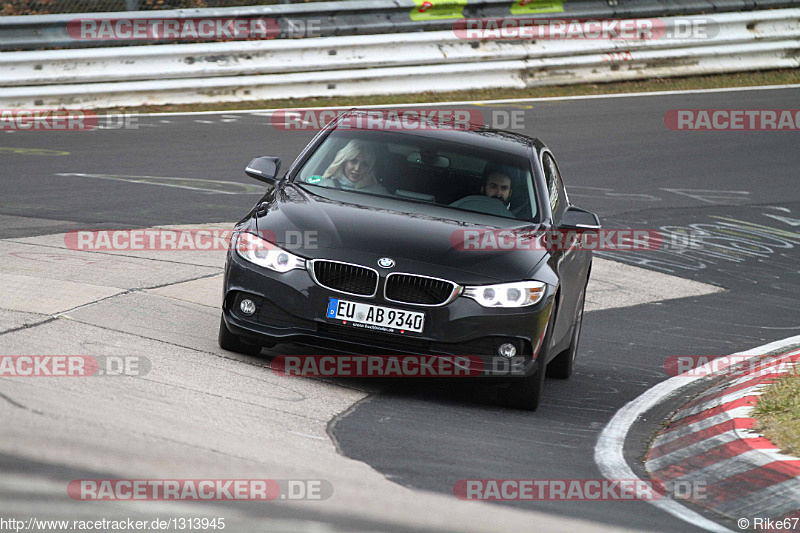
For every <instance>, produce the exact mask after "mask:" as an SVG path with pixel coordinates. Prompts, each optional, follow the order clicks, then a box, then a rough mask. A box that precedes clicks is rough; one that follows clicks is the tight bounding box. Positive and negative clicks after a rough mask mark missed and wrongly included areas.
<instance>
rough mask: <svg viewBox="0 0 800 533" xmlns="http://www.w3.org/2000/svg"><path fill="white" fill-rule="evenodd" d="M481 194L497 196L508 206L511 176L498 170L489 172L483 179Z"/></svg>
mask: <svg viewBox="0 0 800 533" xmlns="http://www.w3.org/2000/svg"><path fill="white" fill-rule="evenodd" d="M481 194H483V195H485V196H489V197H491V198H497V199H498V200H500V201H501V202H503V205H505V206H506V207H508V206H509V201H510V198H511V178H509V177H508V176H507V175H505V174H503V173H502V172H500V171H494V172H490V173H489V174H488V175H487V176H486V179H485V180H484V181H483V186H481Z"/></svg>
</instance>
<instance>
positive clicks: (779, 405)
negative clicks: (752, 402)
mask: <svg viewBox="0 0 800 533" xmlns="http://www.w3.org/2000/svg"><path fill="white" fill-rule="evenodd" d="M798 372H800V369H798V368H797V367H795V372H792V373H790V374H788V375H786V376H783V377H782V378H781V379H779V380H778V381H776V382H775V383H773V384H772V385H770V386H769V387H768V388H767V390H766V391H765V393H764V394H763V395H762V396H761V397H760V398H759V400H758V403H757V404H756V407H755V409H754V411H753V414H754V415H755V417H756V420H758V424H757V426H756V430H757V431H759V432H761V433H763V434H764V435H765V436H766V437H767V438H768V439H769V440H771V441H772V442H774V443H775V444H776V445H777V446H778V447H779V448H780V449H781V450H782V451H784V452H786V453H789V454H792V455H800V375H798Z"/></svg>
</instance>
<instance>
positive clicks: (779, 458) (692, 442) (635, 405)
mask: <svg viewBox="0 0 800 533" xmlns="http://www.w3.org/2000/svg"><path fill="white" fill-rule="evenodd" d="M798 345H800V336H796V337H791V338H788V339H784V340H781V341H777V342H773V343H770V344H767V345H764V346H760V347H758V348H754V349H752V350H748V351H746V352H740V353H738V354H734V355H736V356H746V358H748V359H752V358H757V357H760V356H763V355H767V354H776V353H777V354H780V355H773V356H771V357H770V358H769V360H768V362H767V361H766V360H765V362H764V363H763V364H762V363H755V362H753V363H752V364H751V368H750V369H749V370H748V371H747V374H746V375H745V374H738V375H732V376H731V378H730V379H726V380H724V382H723V383H721V384H718V385H716V386H714V387H712V388H711V389H709V390H707V391H705V392H704V393H703V394H702V395H701V396H699V397H697V398H695V399H694V400H693V401H692V402H691V403H689V404H688V405H686V406H684V407H683V408H682V409H681V410H680V411H679V412H678V413H677V414H676V415H675V417H674V418H673V421H672V423H671V425H670V427H669V428H668V429H666V430H665V431H663V432H662V433H661V434H660V435H659V436H658V437H657V438H656V440H655V441H654V442H653V443H652V447H651V449H650V451H649V453H648V456H647V462H646V465H645V466H646V468H647V470H648V471H649V472H651V474H652V476H653V477H654V478H655V479H658V480H660V481H661V482H664V483H665V485H666V486H679V485H680V486H686V483H696V482H699V483H698V485H702V487H703V489H704V490H703V491H702V492H695V493H694V494H695V497H697V496H699V495H702V498H699V499H695V500H692V501H693V503H696V504H699V505H700V506H703V507H705V508H708V509H712V510H713V511H715V512H718V513H721V514H722V515H725V516H728V517H730V518H733V519H735V520H736V521H737V524H738V525H739V527H740V529H739V531H741V530H742V529H749V528H750V527H757V526H758V524H759V523H761V524H764V523H766V520H767V519H769V520H772V521H773V522H772V523H773V524H774V523H775V521H776V520H778V519H782V518H790V519H794V518H800V459H798V458H796V457H791V456H788V455H785V454H781V453H780V451H779V450H778V449H777V447H775V445H774V444H772V443H771V442H770V441H769V440H768V439H766V438H764V437H763V436H762V435H759V434H758V433H755V432H754V431H752V428H753V425H754V422H755V421H754V419H753V418H752V416H751V412H752V409H753V406H754V405H755V403H756V402H757V401H758V396H759V395H760V394H761V389H763V388H764V387H765V386H767V385H768V384H769V383H771V382H772V381H774V380H775V379H777V378H778V377H779V375H780V373H781V372H786V371H788V370H789V368H790V367H789V366H788V365H789V364H795V363H798V362H800V350H796V349H794V350H793V351H791V352H787V350H788V349H793V348H796V347H797V346H798ZM744 358H745V357H739V358H738V360H739V361H741V360H742V359H744ZM781 363H783V364H781ZM720 370H722V368H720V367H719V366H715V367H713V368H712V364H711V363H709V364H707V365H704V366H703V367H700V368H698V369H694V370H693V371H691V372H687V373H685V374H681V375H679V376H675V377H673V378H670V379H668V380H666V381H664V382H662V383H659V384H658V385H656V386H655V387H653V388H651V389H649V390H647V391H646V392H645V393H644V394H642V395H641V396H639V397H638V398H636V399H635V400H633V401H631V402H630V403H628V404H627V405H625V406H624V407H623V408H622V409H620V410H619V411H618V412H617V413H616V414H615V415H614V417H613V418H612V419H611V421H610V422H609V423H608V425H607V426H606V427H605V428H604V429H603V431H602V433H601V434H600V438H599V439H598V442H597V445H596V446H595V462H596V463H597V465H598V467H599V469H600V471H601V472H602V474H603V475H604V476H605V477H606V478H608V479H634V478H636V477H637V476H636V474H635V473H634V472H633V470H632V469H631V468H630V467H629V466H628V464H627V461H626V459H625V454H624V445H625V439H626V437H627V435H628V431H629V430H630V428H631V427H632V426H633V424H634V423H636V421H637V420H638V419H639V418H640V417H641V416H642V415H644V414H645V413H646V412H647V411H649V410H650V409H652V408H653V407H655V406H657V405H659V404H660V403H662V402H664V401H665V400H667V399H669V398H670V397H673V396H675V395H677V394H679V393H680V391H681V390H683V389H685V388H686V387H689V386H691V385H696V383H697V381H698V380H700V379H707V376H709V375H718V374H714V373H713V372H720ZM648 503H650V504H652V505H654V506H656V507H658V508H660V509H662V510H663V511H665V512H668V513H670V514H672V515H674V516H676V517H678V518H680V519H682V520H684V521H686V522H687V523H690V524H692V525H694V526H696V527H700V528H702V529H705V530H707V531H713V532H720V533H723V532H728V533H730V532H731V530H729V529H727V528H726V527H724V526H722V525H720V524H718V523H717V522H715V521H713V520H710V519H708V518H706V517H705V516H703V515H701V514H699V513H697V512H695V511H693V510H691V509H689V508H687V507H685V506H684V505H683V504H682V503H681V502H680V501H679V500H677V499H675V498H673V497H667V498H661V499H656V500H650V501H648ZM756 518H759V519H760V520H759V521H758V522H756V521H755V519H756ZM797 523H800V520H789V521H787V524H797ZM780 530H781V529H780V527H778V528H775V527H773V528H771V531H780ZM791 530H794V529H791Z"/></svg>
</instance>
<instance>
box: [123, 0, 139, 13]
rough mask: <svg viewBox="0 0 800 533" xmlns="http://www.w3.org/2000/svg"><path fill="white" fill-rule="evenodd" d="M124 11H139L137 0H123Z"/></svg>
mask: <svg viewBox="0 0 800 533" xmlns="http://www.w3.org/2000/svg"><path fill="white" fill-rule="evenodd" d="M125 11H139V0H125Z"/></svg>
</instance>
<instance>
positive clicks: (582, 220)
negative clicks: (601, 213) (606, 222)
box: [558, 205, 602, 231]
mask: <svg viewBox="0 0 800 533" xmlns="http://www.w3.org/2000/svg"><path fill="white" fill-rule="evenodd" d="M558 227H559V229H565V230H574V231H598V230H599V229H600V228H601V227H602V226H600V219H598V218H597V215H595V214H594V213H592V212H591V211H587V210H586V209H581V208H580V207H575V206H574V205H571V206H569V207H567V208H566V209H565V210H564V214H563V215H562V216H561V224H559V225H558Z"/></svg>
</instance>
